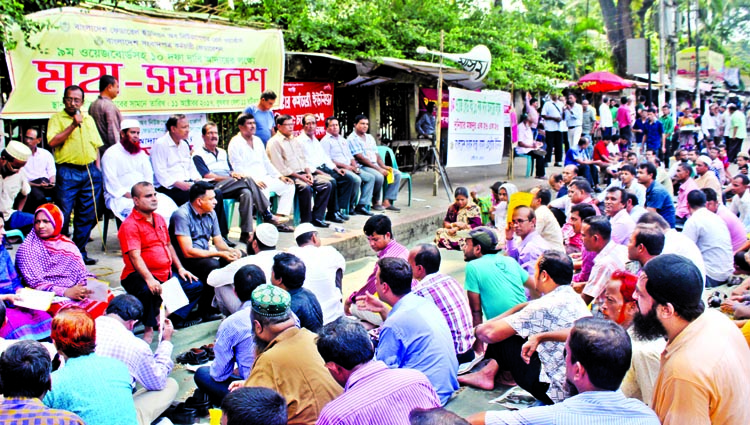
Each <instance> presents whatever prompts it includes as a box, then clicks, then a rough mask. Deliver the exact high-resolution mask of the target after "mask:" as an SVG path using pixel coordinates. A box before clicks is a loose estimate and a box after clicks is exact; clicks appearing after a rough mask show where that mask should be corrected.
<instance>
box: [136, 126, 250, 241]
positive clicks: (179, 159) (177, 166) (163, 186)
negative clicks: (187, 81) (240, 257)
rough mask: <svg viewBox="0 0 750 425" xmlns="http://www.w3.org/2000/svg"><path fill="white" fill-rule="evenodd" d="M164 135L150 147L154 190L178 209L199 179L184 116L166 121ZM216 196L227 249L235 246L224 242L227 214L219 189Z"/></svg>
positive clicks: (188, 129) (188, 198)
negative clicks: (166, 197) (163, 195)
mask: <svg viewBox="0 0 750 425" xmlns="http://www.w3.org/2000/svg"><path fill="white" fill-rule="evenodd" d="M166 127H167V132H166V133H165V134H164V135H163V136H161V137H160V138H158V139H156V142H155V143H154V146H153V147H152V148H151V166H152V167H153V169H154V186H156V191H157V192H159V193H163V194H165V195H167V196H169V197H170V198H172V200H173V201H174V203H175V204H177V206H178V207H180V206H181V205H183V204H185V203H187V202H188V201H189V200H190V196H189V195H188V192H189V191H190V186H192V185H193V182H196V181H198V180H200V179H201V175H200V174H199V173H198V169H197V168H195V164H194V163H193V159H192V157H191V154H190V151H191V150H192V148H191V146H190V145H189V144H188V142H187V138H188V136H189V135H190V122H189V121H188V119H187V117H186V116H185V115H183V114H175V115H172V116H171V117H169V119H168V120H167V124H166ZM214 193H215V194H216V208H214V210H215V211H216V217H218V219H219V228H220V229H221V237H222V238H224V242H226V244H227V245H229V247H230V248H233V247H235V246H236V245H237V244H236V243H234V242H232V241H230V240H229V239H227V235H228V234H229V227H228V226H227V215H226V212H224V195H223V194H222V193H221V190H219V189H218V188H217V189H215V190H214Z"/></svg>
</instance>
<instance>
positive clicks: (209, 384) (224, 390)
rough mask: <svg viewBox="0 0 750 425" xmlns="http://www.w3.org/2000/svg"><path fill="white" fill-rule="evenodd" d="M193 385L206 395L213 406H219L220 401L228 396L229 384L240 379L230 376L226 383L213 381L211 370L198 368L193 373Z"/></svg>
mask: <svg viewBox="0 0 750 425" xmlns="http://www.w3.org/2000/svg"><path fill="white" fill-rule="evenodd" d="M193 379H194V380H195V385H196V386H197V387H198V389H199V390H201V391H203V392H204V393H205V394H208V398H209V399H210V400H211V403H212V404H213V405H214V406H221V401H222V400H224V397H225V396H226V395H227V394H229V384H231V383H232V382H234V381H239V380H240V379H241V378H240V377H239V376H236V375H232V376H230V377H229V379H227V380H226V381H221V382H218V381H214V378H212V377H211V368H210V367H209V366H203V367H199V368H198V370H196V371H195V377H194V378H193Z"/></svg>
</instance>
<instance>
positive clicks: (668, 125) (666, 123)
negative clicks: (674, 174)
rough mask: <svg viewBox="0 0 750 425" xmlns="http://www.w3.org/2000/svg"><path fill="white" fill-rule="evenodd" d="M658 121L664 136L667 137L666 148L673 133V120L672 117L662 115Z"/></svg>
mask: <svg viewBox="0 0 750 425" xmlns="http://www.w3.org/2000/svg"><path fill="white" fill-rule="evenodd" d="M659 121H661V126H662V127H663V129H664V134H665V135H666V136H667V146H669V141H670V140H671V139H672V134H673V133H674V119H673V118H672V115H662V116H660V117H659ZM667 149H669V148H667Z"/></svg>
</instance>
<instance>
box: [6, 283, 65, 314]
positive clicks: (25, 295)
mask: <svg viewBox="0 0 750 425" xmlns="http://www.w3.org/2000/svg"><path fill="white" fill-rule="evenodd" d="M16 295H18V296H20V297H21V299H20V300H18V301H15V302H14V303H13V305H16V306H18V307H25V308H29V309H31V310H40V311H47V310H49V306H50V304H52V299H53V298H54V297H55V293H54V292H50V291H37V290H36V289H31V288H21V290H20V291H18V293H17V294H16Z"/></svg>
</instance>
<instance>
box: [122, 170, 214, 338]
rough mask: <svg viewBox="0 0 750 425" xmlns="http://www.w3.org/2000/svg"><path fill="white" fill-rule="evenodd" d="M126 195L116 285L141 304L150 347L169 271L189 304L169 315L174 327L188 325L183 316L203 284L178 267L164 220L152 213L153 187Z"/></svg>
mask: <svg viewBox="0 0 750 425" xmlns="http://www.w3.org/2000/svg"><path fill="white" fill-rule="evenodd" d="M130 194H131V195H132V197H133V203H134V207H133V211H132V212H131V213H130V215H129V216H128V217H127V218H126V219H125V221H123V222H122V225H121V226H120V230H119V231H118V232H117V237H118V238H119V239H120V246H121V247H122V257H123V261H124V262H125V268H124V269H123V270H122V275H121V276H120V283H121V284H122V287H123V288H125V290H126V291H128V293H129V294H132V295H134V296H135V297H136V298H138V300H140V301H141V303H143V318H142V321H143V326H144V327H145V331H144V333H143V339H144V340H145V341H146V342H148V343H151V341H152V339H153V336H154V326H156V318H157V316H158V314H159V308H160V307H161V302H162V300H161V289H162V288H161V285H162V283H164V282H165V281H167V280H168V279H170V278H171V277H172V275H173V273H172V270H175V271H176V272H177V276H176V277H177V279H178V280H179V282H180V285H181V286H182V289H183V290H184V291H185V295H187V297H188V300H189V301H190V302H189V303H188V305H187V306H185V307H183V308H181V309H179V310H177V311H174V312H170V313H172V316H171V319H172V322H174V323H175V327H186V326H190V325H191V324H192V323H190V322H188V320H187V315H188V313H190V311H191V310H192V309H193V307H194V306H195V304H196V303H197V302H198V299H199V298H200V296H201V292H202V289H203V284H202V283H201V282H200V281H199V280H198V278H197V277H195V275H193V274H192V273H190V272H189V271H187V270H185V268H184V267H182V264H181V263H180V260H179V259H178V258H177V253H176V252H175V250H174V247H173V246H172V244H171V243H170V241H169V231H168V229H167V224H166V222H165V221H164V218H163V217H162V216H160V215H159V214H156V213H155V212H154V211H156V208H157V205H158V201H157V198H156V190H155V189H154V185H152V184H151V183H148V182H140V183H136V184H135V185H134V186H133V188H132V189H131V192H130ZM175 316H176V317H175Z"/></svg>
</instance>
